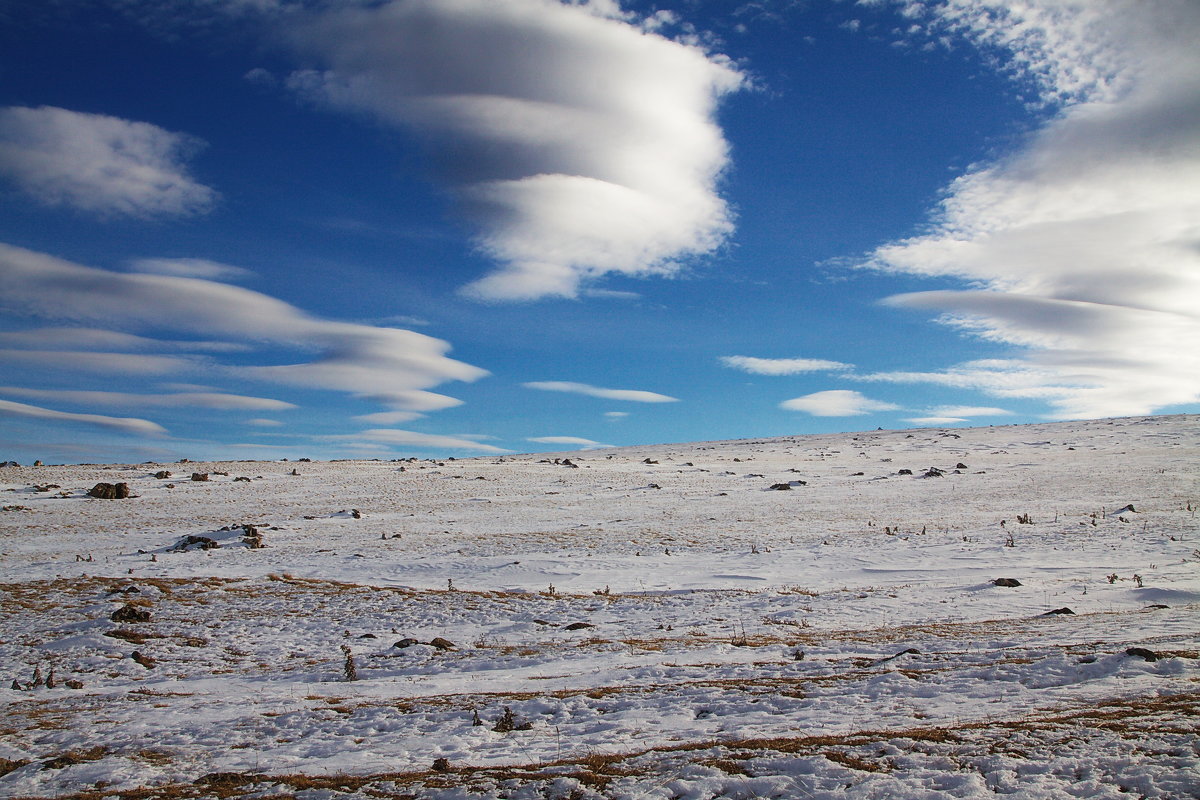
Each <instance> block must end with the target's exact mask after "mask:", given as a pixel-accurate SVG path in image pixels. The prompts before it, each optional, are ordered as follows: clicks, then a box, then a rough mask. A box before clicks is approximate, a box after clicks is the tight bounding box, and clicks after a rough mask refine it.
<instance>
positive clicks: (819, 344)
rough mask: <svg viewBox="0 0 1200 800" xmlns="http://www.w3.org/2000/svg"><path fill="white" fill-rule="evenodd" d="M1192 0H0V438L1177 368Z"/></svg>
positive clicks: (217, 428) (620, 404) (1190, 372)
mask: <svg viewBox="0 0 1200 800" xmlns="http://www.w3.org/2000/svg"><path fill="white" fill-rule="evenodd" d="M1197 38H1200V6H1197V5H1196V4H1195V3H1194V2H1189V0H1148V1H1145V2H1137V3H1130V2H1118V1H1117V0H1087V2H1083V1H1082V0H1080V2H1070V1H1069V0H1036V1H1032V2H1026V3H1021V4H1014V3H1007V2H1000V0H929V1H928V2H916V1H915V0H894V1H890V0H870V1H867V0H859V2H851V0H842V2H837V1H836V0H825V1H824V2H822V1H821V0H812V1H811V2H795V1H793V2H787V1H786V0H779V1H778V2H771V0H762V1H761V2H749V3H744V4H740V5H739V4H737V3H727V2H716V0H679V1H678V2H675V3H670V2H667V3H658V4H649V3H634V2H628V3H620V4H618V3H617V2H615V0H592V2H577V3H560V2H558V1H557V0H391V2H378V1H375V0H372V1H371V2H367V1H366V0H327V1H326V2H309V1H308V0H190V2H185V1H184V0H90V1H86V2H85V1H84V0H78V1H76V0H71V1H70V2H66V1H65V0H64V2H43V1H41V0H39V2H33V0H8V1H7V2H0V376H3V377H2V378H0V459H3V458H11V459H15V460H18V461H23V462H28V461H32V460H33V459H37V458H40V459H43V460H45V461H47V462H81V461H82V462H108V461H144V460H174V459H178V458H182V457H187V458H192V459H212V458H233V459H238V458H245V459H250V458H296V457H303V456H307V457H312V458H336V457H366V458H376V457H378V458H395V457H407V456H414V455H415V456H422V457H425V456H430V457H434V456H436V457H446V456H458V457H463V456H471V455H488V454H502V453H505V452H536V451H558V450H570V449H576V448H587V447H593V446H596V445H601V444H607V445H628V444H643V443H657V442H671V441H696V440H712V439H725V438H744V437H759V436H774V435H788V434H797V433H810V432H827V431H846V430H860V429H874V428H876V427H884V428H896V427H916V426H956V425H988V424H1001V423H1011V422H1027V421H1034V420H1041V419H1046V418H1051V419H1068V418H1093V417H1103V416H1117V415H1141V414H1152V413H1178V412H1196V411H1200V310H1198V309H1200V302H1198V301H1200V245H1198V243H1200V223H1198V222H1197V220H1200V53H1197V52H1196V49H1195V47H1194V43H1195V41H1196V40H1197Z"/></svg>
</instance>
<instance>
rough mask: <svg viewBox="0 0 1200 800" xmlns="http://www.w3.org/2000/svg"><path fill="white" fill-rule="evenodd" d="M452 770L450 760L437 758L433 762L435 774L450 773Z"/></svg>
mask: <svg viewBox="0 0 1200 800" xmlns="http://www.w3.org/2000/svg"><path fill="white" fill-rule="evenodd" d="M450 769H451V767H450V759H448V758H435V759H434V760H433V771H434V772H449V771H450Z"/></svg>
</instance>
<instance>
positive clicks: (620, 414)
mask: <svg viewBox="0 0 1200 800" xmlns="http://www.w3.org/2000/svg"><path fill="white" fill-rule="evenodd" d="M604 416H606V417H608V418H609V419H625V418H626V417H628V416H629V412H628V411H605V412H604Z"/></svg>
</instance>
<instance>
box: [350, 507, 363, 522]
mask: <svg viewBox="0 0 1200 800" xmlns="http://www.w3.org/2000/svg"><path fill="white" fill-rule="evenodd" d="M350 516H352V517H354V518H355V519H362V512H361V511H359V510H358V509H357V508H352V509H350Z"/></svg>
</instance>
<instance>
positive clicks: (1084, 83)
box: [870, 0, 1200, 417]
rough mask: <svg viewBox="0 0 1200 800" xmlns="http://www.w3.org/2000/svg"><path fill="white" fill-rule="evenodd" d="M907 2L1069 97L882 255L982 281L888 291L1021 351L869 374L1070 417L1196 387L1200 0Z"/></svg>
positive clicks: (1164, 399)
mask: <svg viewBox="0 0 1200 800" xmlns="http://www.w3.org/2000/svg"><path fill="white" fill-rule="evenodd" d="M908 5H909V7H910V9H911V11H910V13H911V14H912V15H913V16H914V18H917V19H922V20H924V21H925V22H926V23H928V24H929V26H930V27H931V28H933V29H935V30H943V31H945V30H949V31H950V32H952V33H954V34H958V35H963V36H966V37H967V38H969V39H972V40H974V41H976V42H977V43H979V44H980V45H981V46H983V47H985V48H987V49H989V50H992V51H998V52H1000V53H1001V54H1002V55H1003V56H1004V58H1005V63H1007V64H1008V65H1009V66H1010V67H1011V68H1012V69H1013V71H1015V72H1016V73H1017V75H1018V77H1019V78H1021V79H1023V80H1028V81H1030V82H1031V83H1032V84H1033V85H1034V86H1035V87H1036V88H1037V90H1038V91H1039V92H1040V94H1041V99H1042V101H1043V102H1045V103H1047V104H1049V107H1050V108H1052V109H1057V110H1056V111H1055V113H1054V115H1053V117H1052V118H1051V119H1050V120H1049V121H1048V122H1047V123H1046V124H1045V125H1044V127H1042V128H1041V129H1040V130H1038V131H1037V132H1036V133H1035V134H1034V135H1032V136H1031V137H1030V138H1029V140H1028V141H1027V142H1026V143H1025V145H1024V146H1023V147H1021V148H1020V149H1019V150H1018V151H1017V152H1015V153H1014V154H1013V155H1011V156H1010V157H1009V158H1006V159H1004V160H1002V161H1000V162H999V163H995V164H992V165H989V166H986V167H984V168H981V169H978V170H976V171H973V172H970V173H969V174H967V175H964V176H963V177H962V178H960V179H958V180H957V181H955V182H954V183H953V184H952V185H951V186H950V187H949V191H948V193H947V195H946V198H945V200H944V202H943V203H942V206H941V209H940V213H939V216H938V219H937V220H936V225H935V226H934V228H933V229H932V230H931V231H930V232H929V233H927V234H925V235H921V236H917V237H914V238H911V239H907V240H904V241H899V242H895V243H892V244H889V245H887V246H884V247H881V248H880V249H879V250H877V251H876V252H875V253H874V256H873V258H872V259H871V262H870V263H871V265H872V266H874V267H876V268H879V269H883V270H889V271H894V272H905V273H913V274H918V275H928V276H956V277H961V278H964V279H966V280H968V281H970V282H971V283H972V284H973V288H971V289H969V290H966V291H959V292H954V291H936V292H918V293H914V294H907V295H901V296H898V297H894V298H891V299H890V302H891V303H892V304H894V305H899V306H905V307H910V308H918V309H922V310H935V311H940V312H943V316H942V318H941V319H942V321H944V322H946V323H949V324H951V325H954V326H956V327H958V328H960V329H964V330H967V331H969V332H972V333H974V334H976V335H979V336H982V337H983V338H986V339H988V340H991V341H996V342H1001V343H1006V344H1010V345H1015V346H1017V347H1019V348H1022V349H1023V351H1024V354H1023V355H1021V356H1020V357H1018V358H1014V359H1005V360H1004V361H1002V362H1000V363H982V364H981V363H975V364H969V365H960V366H958V367H956V368H954V369H952V370H947V371H944V372H938V373H884V374H878V375H874V376H870V377H872V378H874V379H877V380H896V381H909V380H912V381H933V382H939V383H945V384H948V385H957V386H963V387H970V388H977V389H983V390H984V391H987V392H990V393H992V394H995V395H998V396H1011V397H1036V398H1043V399H1045V400H1047V401H1048V402H1049V403H1050V404H1051V406H1052V407H1053V408H1054V412H1055V415H1056V416H1061V417H1098V416H1108V415H1120V414H1139V413H1148V412H1151V411H1153V410H1156V409H1159V408H1163V407H1167V406H1171V405H1174V404H1185V403H1194V402H1197V401H1200V246H1198V242H1200V222H1198V220H1200V48H1198V47H1197V46H1196V42H1197V41H1200V4H1197V3H1195V2H1191V1H1190V0H1156V2H1149V3H1147V2H1129V1H1127V0H1088V2H1064V1H1062V0H1039V1H1038V2H1028V3H1022V4H1019V5H1016V4H1012V3H1008V2H1001V0H971V1H968V0H952V1H949V2H944V3H940V4H934V5H932V6H928V5H925V4H916V3H910V4H908Z"/></svg>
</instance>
